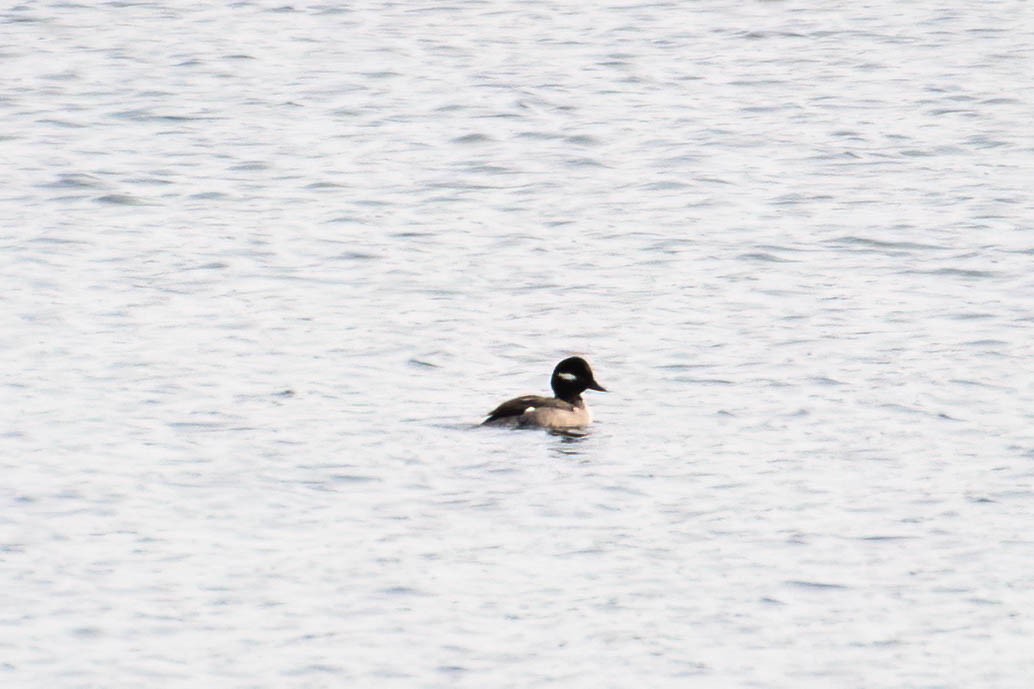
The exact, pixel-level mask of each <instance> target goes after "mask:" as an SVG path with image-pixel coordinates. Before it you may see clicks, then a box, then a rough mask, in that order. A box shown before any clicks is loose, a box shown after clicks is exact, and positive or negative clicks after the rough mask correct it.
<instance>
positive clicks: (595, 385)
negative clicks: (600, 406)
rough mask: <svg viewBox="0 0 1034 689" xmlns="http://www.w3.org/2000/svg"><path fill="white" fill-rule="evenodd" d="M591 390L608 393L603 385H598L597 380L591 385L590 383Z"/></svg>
mask: <svg viewBox="0 0 1034 689" xmlns="http://www.w3.org/2000/svg"><path fill="white" fill-rule="evenodd" d="M589 389H590V390H599V391H600V392H606V391H607V388H605V387H603V386H602V385H600V384H599V383H597V382H596V381H595V380H594V381H592V382H591V383H589Z"/></svg>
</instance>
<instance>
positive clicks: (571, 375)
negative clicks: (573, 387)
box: [557, 371, 578, 380]
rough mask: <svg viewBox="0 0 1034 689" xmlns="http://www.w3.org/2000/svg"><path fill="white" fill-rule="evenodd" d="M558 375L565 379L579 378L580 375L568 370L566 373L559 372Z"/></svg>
mask: <svg viewBox="0 0 1034 689" xmlns="http://www.w3.org/2000/svg"><path fill="white" fill-rule="evenodd" d="M557 375H558V376H560V377H561V378H563V379H564V380H578V376H576V375H575V374H573V373H567V372H566V371H565V372H564V373H558V374H557Z"/></svg>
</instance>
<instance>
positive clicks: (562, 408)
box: [482, 395, 592, 428]
mask: <svg viewBox="0 0 1034 689" xmlns="http://www.w3.org/2000/svg"><path fill="white" fill-rule="evenodd" d="M591 421H592V417H591V416H590V415H589V410H588V409H587V408H586V407H585V405H584V404H582V405H574V404H571V403H570V402H565V401H564V400H562V399H557V398H556V397H541V396H539V395H524V396H522V397H515V398H513V399H512V400H507V401H506V402H503V403H502V404H500V405H499V406H498V407H496V408H495V409H494V410H493V411H492V413H490V414H489V415H488V418H487V419H485V420H484V421H483V422H482V425H483V426H509V427H522V426H538V427H541V428H577V427H580V426H586V425H588V424H589V423H590V422H591Z"/></svg>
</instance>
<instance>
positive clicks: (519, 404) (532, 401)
mask: <svg viewBox="0 0 1034 689" xmlns="http://www.w3.org/2000/svg"><path fill="white" fill-rule="evenodd" d="M531 407H534V408H535V409H542V408H543V407H553V408H556V409H566V410H567V411H571V410H573V409H574V405H573V404H571V403H569V402H565V401H563V400H558V399H557V398H555V397H540V396H538V395H524V396H523V397H514V398H513V399H512V400H507V401H505V402H503V403H502V404H500V405H499V406H498V407H496V408H495V409H493V410H492V413H490V414H489V415H488V418H487V419H485V420H484V421H482V422H481V423H482V424H486V423H492V422H493V421H498V420H499V419H506V418H512V417H516V416H521V415H522V414H524V412H526V411H527V410H528V409H529V408H531Z"/></svg>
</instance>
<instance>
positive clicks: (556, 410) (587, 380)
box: [481, 356, 607, 431]
mask: <svg viewBox="0 0 1034 689" xmlns="http://www.w3.org/2000/svg"><path fill="white" fill-rule="evenodd" d="M549 385H550V387H552V388H553V397H542V396H540V395H523V396H521V397H514V398H513V399H512V400H507V401H505V402H503V403H502V404H500V405H499V406H498V407H496V408H495V409H493V410H492V411H491V413H489V415H488V418H486V419H485V420H484V421H482V422H481V425H482V426H500V427H504V428H545V429H549V430H556V431H563V430H570V429H577V428H584V427H585V426H588V425H589V424H590V423H592V414H591V413H590V412H589V405H587V404H586V403H585V400H583V399H582V393H583V392H585V391H586V390H598V391H600V392H606V391H607V389H606V388H605V387H603V386H602V385H600V384H599V383H597V382H596V376H595V375H593V372H592V368H591V367H590V366H589V362H587V361H586V360H585V359H583V358H582V357H580V356H572V357H568V358H566V359H564V360H563V361H561V362H560V363H559V364H557V365H556V368H554V369H553V375H552V376H551V377H550V379H549Z"/></svg>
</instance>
